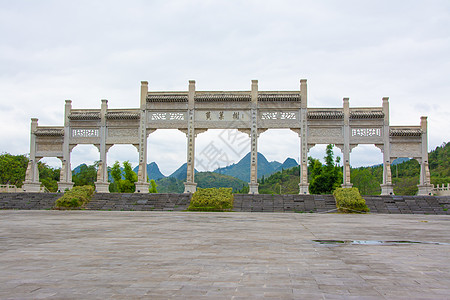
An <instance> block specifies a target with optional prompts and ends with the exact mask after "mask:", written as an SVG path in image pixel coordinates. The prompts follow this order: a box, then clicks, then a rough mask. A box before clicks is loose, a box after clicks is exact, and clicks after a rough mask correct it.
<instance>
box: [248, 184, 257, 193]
mask: <svg viewBox="0 0 450 300" xmlns="http://www.w3.org/2000/svg"><path fill="white" fill-rule="evenodd" d="M258 186H259V183H249V184H248V188H249V191H248V193H249V194H259V192H258Z"/></svg>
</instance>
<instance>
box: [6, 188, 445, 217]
mask: <svg viewBox="0 0 450 300" xmlns="http://www.w3.org/2000/svg"><path fill="white" fill-rule="evenodd" d="M61 195H62V194H60V193H0V209H51V208H52V207H53V205H54V203H55V201H56V199H58V198H59V197H60V196H61ZM190 198H191V195H190V194H116V193H112V194H95V195H94V197H93V199H92V200H91V202H90V203H89V204H88V205H87V207H86V209H90V210H128V211H130V210H131V211H132V210H136V211H153V210H154V211H183V210H186V209H187V207H188V206H189V202H190ZM363 198H364V199H366V203H367V206H368V207H369V208H370V212H371V213H385V214H439V215H450V196H442V197H436V196H363ZM335 210H336V205H335V200H334V198H333V196H332V195H262V194H260V195H250V194H235V195H234V208H233V211H236V212H298V213H302V212H304V213H309V212H313V213H326V212H335Z"/></svg>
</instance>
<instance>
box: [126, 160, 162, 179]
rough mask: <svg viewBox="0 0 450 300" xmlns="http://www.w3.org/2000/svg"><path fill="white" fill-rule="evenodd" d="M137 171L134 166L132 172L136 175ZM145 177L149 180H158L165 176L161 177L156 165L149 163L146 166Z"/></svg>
mask: <svg viewBox="0 0 450 300" xmlns="http://www.w3.org/2000/svg"><path fill="white" fill-rule="evenodd" d="M138 170H139V166H136V167H135V168H134V169H133V171H134V172H135V173H136V174H137V173H138ZM147 177H148V179H149V180H151V179H153V180H158V179H161V178H164V177H166V176H164V175H163V173H161V171H160V170H159V167H158V165H157V164H156V163H155V162H151V163H149V164H147Z"/></svg>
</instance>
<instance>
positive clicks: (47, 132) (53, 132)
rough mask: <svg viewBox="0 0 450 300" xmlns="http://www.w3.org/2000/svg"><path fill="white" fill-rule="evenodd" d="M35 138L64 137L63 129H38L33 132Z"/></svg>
mask: <svg viewBox="0 0 450 300" xmlns="http://www.w3.org/2000/svg"><path fill="white" fill-rule="evenodd" d="M34 134H35V135H36V136H64V129H58V128H38V129H36V131H35V132H34Z"/></svg>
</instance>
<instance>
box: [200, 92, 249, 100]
mask: <svg viewBox="0 0 450 300" xmlns="http://www.w3.org/2000/svg"><path fill="white" fill-rule="evenodd" d="M251 100H252V97H251V96H250V94H228V93H227V94H225V93H223V94H219V93H214V94H212V93H211V94H200V95H196V96H195V101H198V102H216V101H251Z"/></svg>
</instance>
